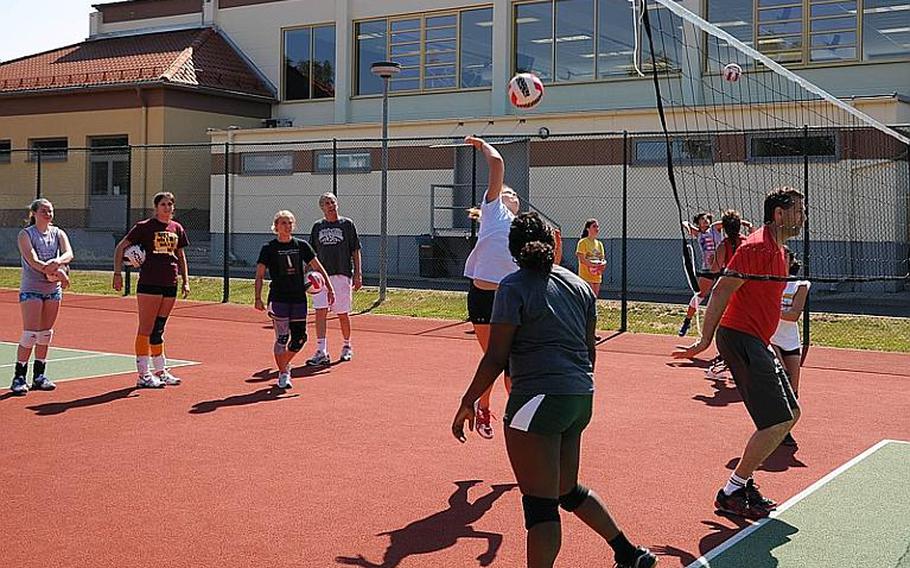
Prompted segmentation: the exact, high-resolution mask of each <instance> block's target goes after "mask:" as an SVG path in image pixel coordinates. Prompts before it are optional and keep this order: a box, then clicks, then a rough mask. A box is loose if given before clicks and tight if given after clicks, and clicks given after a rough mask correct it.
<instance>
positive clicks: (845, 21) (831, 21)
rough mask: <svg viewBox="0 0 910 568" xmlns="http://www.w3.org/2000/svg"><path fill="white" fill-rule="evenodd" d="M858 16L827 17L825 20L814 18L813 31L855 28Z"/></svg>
mask: <svg viewBox="0 0 910 568" xmlns="http://www.w3.org/2000/svg"><path fill="white" fill-rule="evenodd" d="M855 29H856V18H855V17H849V18H825V19H823V20H812V27H811V31H813V32H823V31H828V30H855Z"/></svg>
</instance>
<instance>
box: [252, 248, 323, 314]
mask: <svg viewBox="0 0 910 568" xmlns="http://www.w3.org/2000/svg"><path fill="white" fill-rule="evenodd" d="M314 258H316V252H315V251H313V247H311V246H310V243H308V242H306V241H302V240H300V239H298V238H296V237H292V238H291V240H290V241H288V242H286V243H282V242H281V241H279V240H278V239H272V240H271V241H269V242H267V243H266V244H264V245H262V249H261V250H260V251H259V260H257V261H256V262H257V263H258V264H263V265H265V266H266V267H267V268H268V269H269V278H270V279H271V280H272V281H271V283H270V284H269V299H268V301H269V302H306V282H305V280H304V275H305V274H306V265H307V264H308V263H309V262H310V261H311V260H313V259H314Z"/></svg>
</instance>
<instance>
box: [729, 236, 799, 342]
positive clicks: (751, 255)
mask: <svg viewBox="0 0 910 568" xmlns="http://www.w3.org/2000/svg"><path fill="white" fill-rule="evenodd" d="M727 272H728V273H730V272H733V273H739V274H743V275H753V276H777V277H781V278H785V277H786V276H787V255H786V253H785V252H784V248H783V247H782V246H781V245H780V244H778V243H777V241H775V240H774V235H773V233H771V231H769V230H768V228H767V227H762V228H761V229H759V230H758V231H755V232H754V233H752V234H751V235H749V236H748V237H746V240H745V241H744V242H743V244H741V245H739V247H737V249H736V253H735V254H734V255H733V258H731V259H730V261H729V262H727ZM785 286H786V282H784V281H782V280H781V281H776V280H746V281H745V283H744V284H743V285H742V286H740V287H739V288H738V289H737V290H736V291H735V292H733V296H732V297H731V298H730V303H729V304H728V305H727V310H726V311H725V312H724V315H723V317H722V318H721V320H720V325H722V326H724V327H729V328H731V329H735V330H737V331H741V332H743V333H748V334H749V335H754V336H755V337H757V338H759V339H761V340H762V341H763V342H764V343H765V345H768V344H769V343H770V342H771V336H772V335H774V332H775V331H776V330H777V324H778V322H779V321H780V300H781V297H782V296H783V294H784V287H785Z"/></svg>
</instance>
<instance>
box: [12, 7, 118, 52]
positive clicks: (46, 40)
mask: <svg viewBox="0 0 910 568" xmlns="http://www.w3.org/2000/svg"><path fill="white" fill-rule="evenodd" d="M111 1H112V0H0V61H7V60H10V59H15V58H17V57H22V56H24V55H32V54H34V53H41V52H42V51H48V50H50V49H55V48H58V47H63V46H65V45H70V44H73V43H79V42H80V41H82V40H84V39H85V38H87V37H88V15H89V14H90V13H91V12H93V11H94V9H93V8H92V4H107V3H109V2H111Z"/></svg>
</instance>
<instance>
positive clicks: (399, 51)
mask: <svg viewBox="0 0 910 568" xmlns="http://www.w3.org/2000/svg"><path fill="white" fill-rule="evenodd" d="M390 51H391V52H392V58H393V59H394V60H395V61H398V58H399V57H400V56H402V55H415V54H420V44H419V43H407V44H404V45H393V46H392V47H391V49H390Z"/></svg>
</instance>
